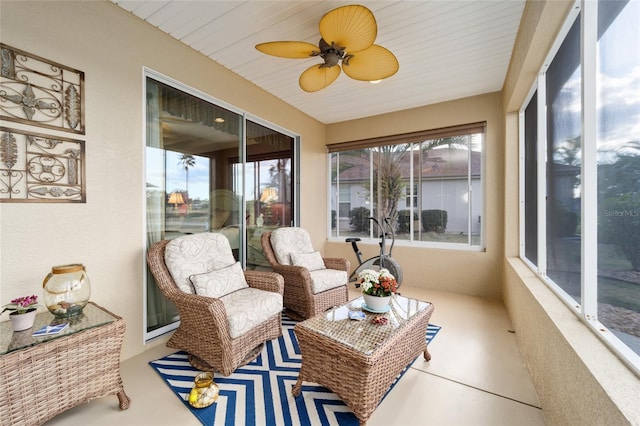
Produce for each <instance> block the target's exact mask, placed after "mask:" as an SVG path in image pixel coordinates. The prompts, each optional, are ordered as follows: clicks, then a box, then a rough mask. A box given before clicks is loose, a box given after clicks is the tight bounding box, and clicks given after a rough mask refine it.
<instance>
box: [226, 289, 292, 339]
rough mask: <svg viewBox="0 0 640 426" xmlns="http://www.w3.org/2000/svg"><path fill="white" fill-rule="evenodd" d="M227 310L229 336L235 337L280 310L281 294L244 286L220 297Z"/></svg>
mask: <svg viewBox="0 0 640 426" xmlns="http://www.w3.org/2000/svg"><path fill="white" fill-rule="evenodd" d="M220 300H221V301H222V303H223V304H224V308H225V310H226V311H227V320H228V321H229V336H231V338H232V339H236V338H238V337H240V336H242V335H243V334H244V333H246V332H247V331H249V330H251V329H252V328H254V327H255V326H257V325H258V324H260V323H262V322H264V321H266V320H268V319H269V318H271V317H272V316H274V315H277V314H278V313H279V312H282V295H281V294H280V293H275V292H271V291H264V290H259V289H257V288H251V287H249V288H245V289H242V290H238V291H235V292H233V293H230V294H227V295H226V296H224V297H221V298H220Z"/></svg>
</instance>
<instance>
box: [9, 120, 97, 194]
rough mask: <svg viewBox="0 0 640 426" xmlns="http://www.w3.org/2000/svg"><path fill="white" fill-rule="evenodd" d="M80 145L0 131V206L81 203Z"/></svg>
mask: <svg viewBox="0 0 640 426" xmlns="http://www.w3.org/2000/svg"><path fill="white" fill-rule="evenodd" d="M84 165H85V159H84V141H79V140H74V139H67V138H61V137H53V136H50V135H43V134H39V133H32V132H27V131H24V130H17V129H9V128H6V127H0V202H22V203H24V202H40V203H41V202H75V203H84V202H85V201H86V196H85V166H84Z"/></svg>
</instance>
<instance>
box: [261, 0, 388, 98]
mask: <svg viewBox="0 0 640 426" xmlns="http://www.w3.org/2000/svg"><path fill="white" fill-rule="evenodd" d="M319 28H320V35H321V37H322V38H321V39H320V42H319V43H318V46H315V45H313V44H311V43H306V42H302V41H272V42H267V43H260V44H258V45H256V49H258V50H259V51H260V52H262V53H265V54H267V55H271V56H277V57H280V58H288V59H308V58H313V57H316V56H317V57H320V58H322V60H323V63H321V64H316V65H313V66H312V67H310V68H308V69H307V70H305V71H304V72H303V73H302V75H300V80H299V84H300V88H301V89H302V90H304V91H305V92H317V91H319V90H322V89H324V88H325V87H327V86H329V85H330V84H331V83H333V82H334V81H336V79H337V78H338V77H339V76H340V73H341V71H344V73H345V74H346V75H347V76H348V77H350V78H352V79H354V80H360V81H376V80H382V79H385V78H388V77H391V76H392V75H394V74H395V73H396V72H397V71H398V68H399V64H398V60H397V59H396V57H395V55H394V54H393V53H391V52H390V51H389V50H387V49H385V48H384V47H382V46H378V45H376V44H373V42H374V41H375V39H376V36H377V33H378V26H377V24H376V19H375V17H374V16H373V13H372V12H371V11H370V10H369V9H367V8H366V7H364V6H360V5H350V6H342V7H338V8H336V9H333V10H331V11H330V12H327V13H326V14H325V15H324V16H323V17H322V19H321V20H320V24H319ZM340 64H341V65H342V67H341V66H340Z"/></svg>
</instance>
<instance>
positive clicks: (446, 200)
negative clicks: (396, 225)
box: [331, 176, 483, 239]
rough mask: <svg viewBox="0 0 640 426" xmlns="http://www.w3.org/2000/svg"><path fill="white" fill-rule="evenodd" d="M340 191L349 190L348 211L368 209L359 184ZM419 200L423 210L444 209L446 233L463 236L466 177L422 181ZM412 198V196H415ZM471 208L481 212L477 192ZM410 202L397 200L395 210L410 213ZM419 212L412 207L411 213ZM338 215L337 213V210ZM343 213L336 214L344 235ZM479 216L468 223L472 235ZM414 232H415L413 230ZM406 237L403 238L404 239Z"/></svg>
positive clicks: (333, 189)
mask: <svg viewBox="0 0 640 426" xmlns="http://www.w3.org/2000/svg"><path fill="white" fill-rule="evenodd" d="M471 182H472V185H473V186H475V187H479V185H480V179H479V178H476V179H474V178H472V179H471ZM405 185H407V186H409V180H407V181H405ZM340 187H341V188H348V190H349V193H350V194H351V198H350V200H351V202H350V203H349V210H353V209H355V208H357V207H367V208H369V207H370V206H369V201H368V200H367V199H366V197H365V196H364V195H363V194H365V193H366V188H365V186H364V185H363V184H362V183H347V184H344V183H343V184H341V185H340ZM335 192H336V185H331V194H332V196H331V200H333V199H334V198H335ZM416 192H417V191H416ZM421 192H422V200H424V201H423V207H422V210H429V209H440V210H445V211H446V212H447V213H448V216H447V229H446V232H452V233H456V234H457V233H464V234H466V233H467V231H468V228H469V227H468V225H469V224H468V217H469V211H468V210H469V209H468V206H467V205H465V203H461V201H460V199H459V198H460V197H461V195H460V194H468V184H467V177H466V176H464V177H462V178H452V179H447V180H440V179H435V180H428V181H424V183H423V184H422V191H421ZM414 196H415V195H414ZM471 197H472V200H471V202H472V205H473V206H474V211H482V210H483V207H482V194H481V193H480V192H479V191H476V192H473V193H472V196H471ZM410 201H411V200H410V199H409V198H408V197H407V198H405V199H403V200H400V203H399V206H398V211H401V210H409V205H408V203H409V202H410ZM331 208H332V210H335V207H334V206H333V205H332V207H331ZM417 210H418V209H417V208H415V210H414V211H417ZM337 211H338V212H340V210H337ZM345 212H346V209H343V211H342V212H340V214H339V215H338V223H339V224H340V232H344V231H345V230H349V228H350V225H349V216H348V215H346V216H343V215H344V214H345ZM481 220H482V218H481V217H474V218H472V222H471V232H472V233H473V234H479V233H480V225H481ZM414 232H415V231H414ZM396 238H400V239H402V236H397V237H396ZM406 238H408V237H406V236H405V239H406Z"/></svg>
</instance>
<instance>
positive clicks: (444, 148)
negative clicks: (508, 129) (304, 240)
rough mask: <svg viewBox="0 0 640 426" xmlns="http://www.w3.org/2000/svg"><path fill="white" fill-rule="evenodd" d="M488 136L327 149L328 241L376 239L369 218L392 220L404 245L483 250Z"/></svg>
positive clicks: (403, 138)
mask: <svg viewBox="0 0 640 426" xmlns="http://www.w3.org/2000/svg"><path fill="white" fill-rule="evenodd" d="M484 132H485V123H473V124H468V125H462V126H455V127H451V128H445V129H436V130H429V131H424V132H416V133H410V134H404V135H396V136H392V137H384V138H377V139H370V140H361V141H353V142H346V143H340V144H333V145H329V146H328V149H329V161H330V164H331V184H330V187H331V203H330V205H331V206H338V207H339V208H338V210H337V211H336V210H335V208H333V207H332V212H331V214H332V217H335V216H337V217H336V220H332V221H331V229H330V235H331V236H332V237H343V236H359V237H364V238H374V237H376V236H375V235H374V232H375V230H372V229H370V226H369V225H370V223H369V217H371V216H374V217H377V218H383V217H387V218H389V219H390V220H391V223H392V225H393V227H394V229H395V232H396V239H397V240H399V241H407V242H410V243H415V244H422V245H427V246H428V245H438V246H446V247H450V248H453V247H457V248H465V247H466V248H471V247H475V248H480V247H481V246H482V238H481V236H482V232H481V228H482V227H481V223H482V221H481V217H482V211H483V191H482V155H483V154H482V153H483V144H484ZM337 197H339V198H338V199H336V198H337Z"/></svg>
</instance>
